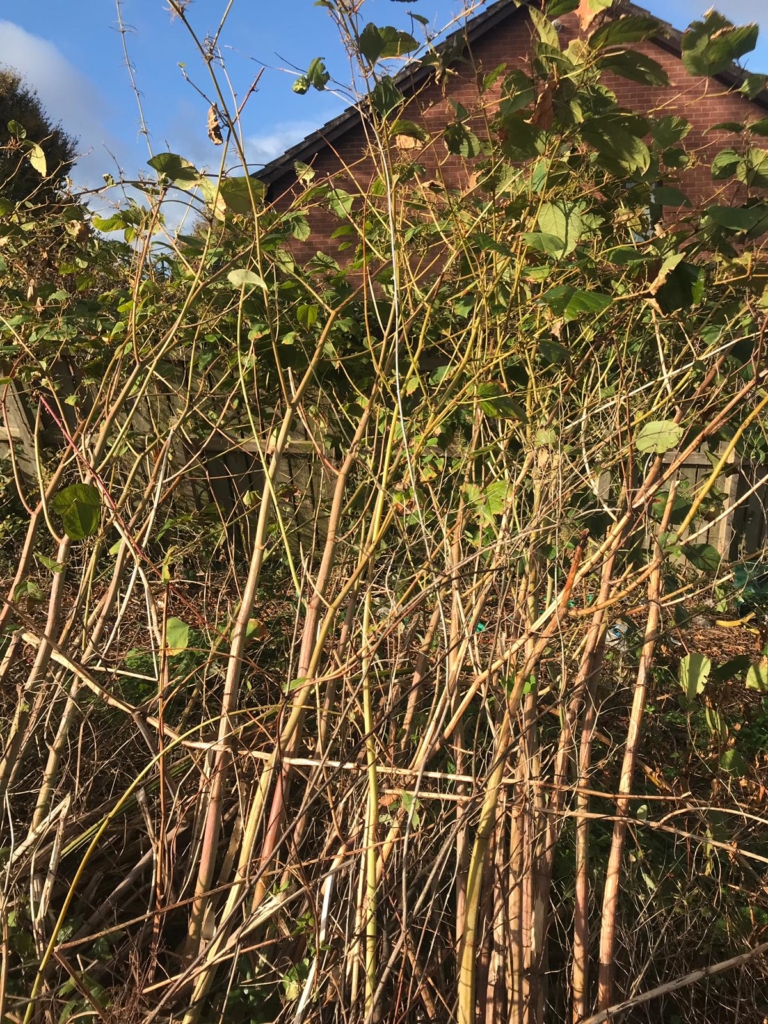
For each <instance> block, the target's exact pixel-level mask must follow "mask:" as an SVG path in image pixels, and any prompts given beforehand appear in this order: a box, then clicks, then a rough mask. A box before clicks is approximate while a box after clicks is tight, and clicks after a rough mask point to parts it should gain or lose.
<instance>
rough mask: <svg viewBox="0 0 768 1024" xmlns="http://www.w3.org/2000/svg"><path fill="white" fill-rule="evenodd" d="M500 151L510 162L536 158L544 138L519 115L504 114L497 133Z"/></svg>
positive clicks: (542, 145) (537, 129) (541, 133)
mask: <svg viewBox="0 0 768 1024" xmlns="http://www.w3.org/2000/svg"><path fill="white" fill-rule="evenodd" d="M499 135H500V138H501V143H502V145H501V151H502V153H503V154H504V156H506V157H508V158H509V159H510V160H528V159H531V158H533V157H535V156H538V155H539V153H540V152H541V151H542V149H543V147H544V140H545V138H546V136H545V135H544V133H543V132H542V131H541V130H540V129H539V128H537V127H536V126H535V125H533V124H529V122H528V121H526V120H525V118H524V116H523V115H522V114H521V113H516V114H505V115H504V116H503V118H502V119H501V126H500V132H499Z"/></svg>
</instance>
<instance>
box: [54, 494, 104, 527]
mask: <svg viewBox="0 0 768 1024" xmlns="http://www.w3.org/2000/svg"><path fill="white" fill-rule="evenodd" d="M51 508H52V509H53V510H54V512H57V513H58V514H59V515H60V516H61V521H62V524H63V526H64V532H65V533H66V535H67V536H68V537H69V539H70V540H84V539H85V538H86V537H92V536H93V535H94V533H96V531H97V530H98V528H99V518H100V516H101V495H100V494H99V492H98V490H97V489H96V488H95V487H93V486H92V485H91V484H70V486H69V487H65V488H64V489H63V490H61V491H59V493H58V494H57V495H55V496H54V498H53V500H52V501H51Z"/></svg>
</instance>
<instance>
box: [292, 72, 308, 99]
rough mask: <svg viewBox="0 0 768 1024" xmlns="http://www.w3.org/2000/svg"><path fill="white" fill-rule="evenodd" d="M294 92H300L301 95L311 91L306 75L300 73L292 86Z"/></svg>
mask: <svg viewBox="0 0 768 1024" xmlns="http://www.w3.org/2000/svg"><path fill="white" fill-rule="evenodd" d="M291 89H292V90H293V92H295V93H298V95H299V96H306V94H307V93H308V92H309V79H308V78H307V76H306V75H299V76H298V78H296V80H295V81H294V83H293V85H292V86H291Z"/></svg>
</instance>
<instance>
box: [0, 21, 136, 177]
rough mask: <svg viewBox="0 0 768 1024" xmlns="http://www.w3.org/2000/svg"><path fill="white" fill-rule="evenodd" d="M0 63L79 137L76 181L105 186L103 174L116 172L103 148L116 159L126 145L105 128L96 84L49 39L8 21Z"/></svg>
mask: <svg viewBox="0 0 768 1024" xmlns="http://www.w3.org/2000/svg"><path fill="white" fill-rule="evenodd" d="M0 65H7V66H8V67H11V68H14V69H15V70H16V71H18V72H19V73H20V74H21V75H22V76H23V78H24V80H25V81H26V82H27V84H28V85H30V86H31V87H32V88H34V89H35V90H36V91H37V93H38V95H39V97H40V99H41V101H42V104H43V107H44V108H45V110H46V111H47V113H48V115H49V116H50V118H51V120H52V121H54V122H60V123H61V126H62V127H63V128H64V130H65V131H66V132H68V133H69V134H70V135H73V136H75V137H76V138H77V139H78V152H79V154H80V156H79V159H78V162H77V167H76V169H75V171H74V172H73V178H74V180H75V182H76V184H78V185H83V186H95V185H99V184H103V180H102V174H103V173H104V172H105V171H110V170H112V171H113V170H114V163H113V160H112V157H110V155H109V152H107V150H109V151H110V152H111V153H113V154H114V155H115V156H116V157H117V158H118V160H120V159H121V158H122V157H123V156H124V147H123V146H121V144H120V142H119V141H118V140H117V139H116V138H115V137H114V135H112V133H111V132H110V131H109V130H108V129H107V127H106V125H107V124H108V123H109V113H110V111H109V107H108V105H107V103H106V101H105V99H104V95H103V92H102V91H100V90H99V88H98V86H97V85H96V84H95V83H94V82H92V81H91V80H90V79H89V78H87V77H86V76H85V75H84V74H82V72H80V71H78V70H77V68H76V67H74V66H73V65H72V64H70V63H69V61H68V60H67V59H66V57H64V56H63V54H62V53H61V52H60V51H59V50H58V49H57V47H56V46H55V45H54V44H53V43H51V42H49V41H48V40H47V39H43V38H41V37H40V36H36V35H33V34H32V33H30V32H27V31H26V30H25V29H23V28H21V27H20V26H19V25H16V24H14V23H13V22H12V21H0Z"/></svg>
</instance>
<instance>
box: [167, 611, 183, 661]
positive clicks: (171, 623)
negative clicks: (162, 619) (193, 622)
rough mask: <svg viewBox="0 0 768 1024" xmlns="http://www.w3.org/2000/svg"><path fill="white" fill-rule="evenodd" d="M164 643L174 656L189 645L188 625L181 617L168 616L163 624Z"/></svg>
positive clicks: (169, 652)
mask: <svg viewBox="0 0 768 1024" xmlns="http://www.w3.org/2000/svg"><path fill="white" fill-rule="evenodd" d="M165 645H166V649H167V651H168V654H169V655H170V656H171V657H174V656H175V655H177V654H181V653H182V651H186V649H187V647H189V626H188V625H187V624H186V622H184V621H183V620H182V619H176V618H170V619H168V621H167V622H166V624H165Z"/></svg>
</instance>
